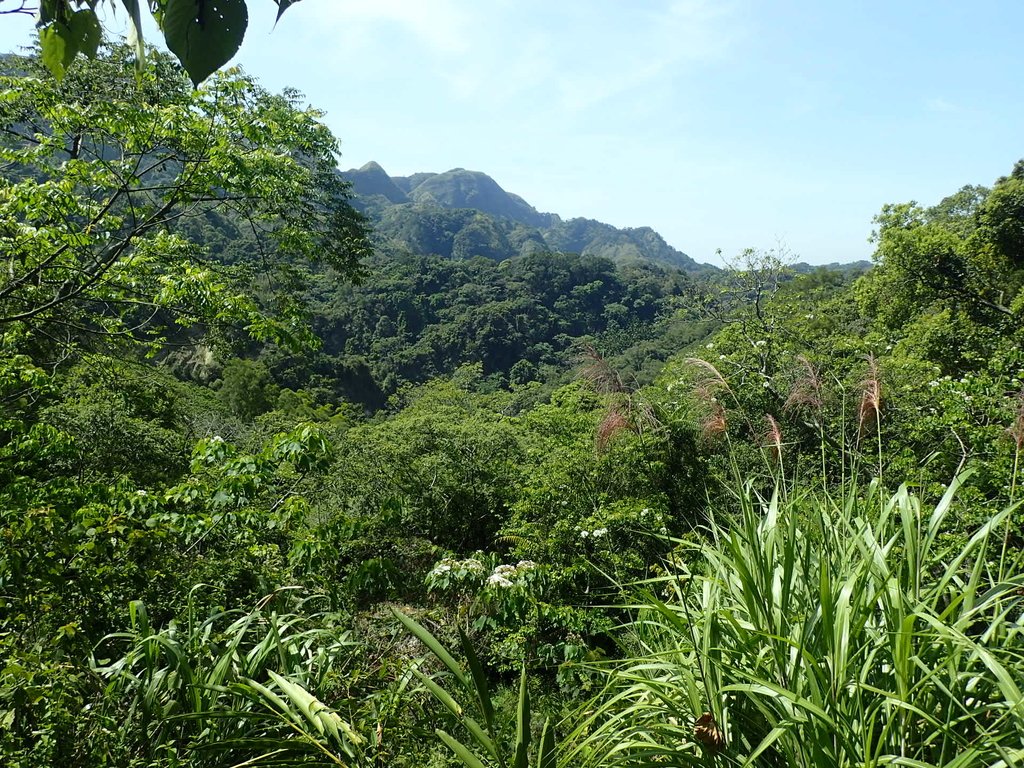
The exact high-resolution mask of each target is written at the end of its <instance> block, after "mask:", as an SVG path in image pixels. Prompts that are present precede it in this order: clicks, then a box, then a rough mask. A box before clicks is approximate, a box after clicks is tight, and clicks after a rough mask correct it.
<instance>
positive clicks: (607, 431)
mask: <svg viewBox="0 0 1024 768" xmlns="http://www.w3.org/2000/svg"><path fill="white" fill-rule="evenodd" d="M631 429H632V425H631V424H630V422H629V419H627V418H626V417H625V416H624V415H623V414H622V413H621V412H620V411H619V410H618V409H616V408H611V409H609V410H608V412H607V413H606V414H605V416H604V418H603V419H602V420H601V423H600V424H598V425H597V435H596V437H595V441H596V443H597V450H598V452H600V453H603V452H605V451H607V450H608V447H609V446H610V445H611V443H612V441H613V440H614V439H615V438H616V437H617V436H618V435H620V434H622V433H623V432H626V431H628V430H631Z"/></svg>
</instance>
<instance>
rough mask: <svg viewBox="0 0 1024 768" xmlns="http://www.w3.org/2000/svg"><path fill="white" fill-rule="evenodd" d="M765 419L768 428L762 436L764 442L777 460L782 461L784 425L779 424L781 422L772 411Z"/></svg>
mask: <svg viewBox="0 0 1024 768" xmlns="http://www.w3.org/2000/svg"><path fill="white" fill-rule="evenodd" d="M764 419H765V421H766V422H767V423H768V430H767V431H766V432H765V434H764V437H763V438H762V439H763V441H764V444H765V445H766V446H767V448H768V450H770V451H771V453H772V457H773V458H774V459H775V461H777V462H781V461H782V427H780V426H779V422H778V421H776V420H775V417H774V416H772V415H771V414H770V413H769V414H765V417H764Z"/></svg>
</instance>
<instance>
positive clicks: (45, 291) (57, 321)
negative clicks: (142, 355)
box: [0, 47, 369, 343]
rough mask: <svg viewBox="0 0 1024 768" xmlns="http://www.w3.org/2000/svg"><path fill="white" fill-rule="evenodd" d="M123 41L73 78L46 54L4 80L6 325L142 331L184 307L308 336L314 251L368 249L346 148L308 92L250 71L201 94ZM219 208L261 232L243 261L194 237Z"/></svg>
mask: <svg viewBox="0 0 1024 768" xmlns="http://www.w3.org/2000/svg"><path fill="white" fill-rule="evenodd" d="M128 57H129V53H128V51H127V49H126V48H124V47H120V48H114V49H111V50H109V51H104V52H103V54H102V55H101V56H100V57H99V58H97V59H96V60H95V61H91V62H87V63H85V64H84V65H83V66H82V67H79V68H76V70H75V71H73V72H70V73H69V74H68V76H67V77H65V78H64V79H63V80H61V81H56V80H54V79H52V78H46V77H43V78H39V77H33V76H32V75H35V74H38V71H39V68H40V67H39V61H38V60H37V59H15V60H12V62H11V63H10V64H9V71H11V70H14V71H17V72H18V73H19V74H18V75H7V76H5V77H2V78H0V86H2V88H3V91H4V94H5V98H4V100H3V104H2V105H0V163H2V164H3V165H2V167H3V168H4V178H3V179H0V253H2V254H3V256H2V258H3V260H4V262H5V263H4V264H3V270H2V275H0V333H3V334H5V335H6V334H8V333H11V332H13V331H14V329H15V328H22V329H24V328H28V329H29V330H30V331H33V330H35V331H47V332H52V329H53V327H54V326H57V327H60V328H62V329H64V330H69V329H70V330H71V331H73V332H74V333H78V334H81V333H88V334H96V333H106V334H118V335H137V334H138V333H139V332H140V330H144V329H146V328H153V327H158V326H160V325H165V324H166V323H167V322H168V319H169V318H170V317H174V318H176V319H177V321H178V322H179V323H180V324H182V325H186V326H187V325H191V324H194V323H197V322H200V321H203V322H207V323H212V324H215V325H217V324H220V325H231V326H236V327H242V328H244V329H245V330H246V331H247V332H248V333H249V334H250V335H251V336H253V337H255V338H257V339H266V340H272V341H276V342H283V343H296V342H298V341H299V340H301V338H302V334H303V333H304V331H303V328H304V325H303V324H302V323H301V322H299V320H300V315H301V313H300V311H299V308H298V307H297V305H296V303H295V301H294V300H293V299H292V298H290V295H291V294H289V293H288V292H287V291H283V290H282V289H292V288H294V287H295V285H296V281H297V280H298V279H299V277H300V276H301V269H300V268H301V267H302V265H303V263H305V262H311V261H317V262H321V263H326V264H328V265H330V266H333V267H335V268H336V269H338V270H340V271H341V272H342V273H343V274H344V275H347V276H350V277H351V276H354V275H355V274H356V273H358V271H359V260H360V258H362V257H363V256H364V255H366V254H367V253H368V252H369V244H368V240H367V230H366V228H365V226H364V223H363V219H362V217H361V216H360V215H359V214H358V213H357V212H356V211H355V210H354V209H353V208H352V207H351V206H350V205H349V204H348V187H347V185H346V184H345V183H344V182H343V181H341V180H340V177H339V176H338V174H337V172H336V168H335V154H334V153H335V152H336V150H337V142H336V140H335V138H334V137H333V136H332V135H331V133H330V131H329V130H328V129H327V127H326V126H324V125H323V124H322V123H321V122H320V121H319V118H320V113H319V112H317V111H315V110H313V109H309V108H305V109H304V108H301V107H300V105H299V101H298V95H297V94H296V93H294V92H287V93H285V94H283V95H272V94H269V93H267V92H266V91H264V90H263V89H262V88H260V87H259V86H258V85H256V83H255V82H254V81H253V80H252V79H250V78H248V77H245V76H244V75H242V74H240V73H239V72H237V71H231V72H227V73H224V74H221V75H218V76H217V77H215V78H213V79H212V80H211V81H210V82H209V83H208V84H206V85H204V86H203V87H201V88H199V89H196V90H192V89H191V88H190V87H189V86H188V84H187V82H186V81H185V80H184V78H183V77H182V75H181V73H180V70H178V69H177V67H176V65H174V64H173V62H171V61H170V60H169V58H168V57H167V56H166V55H158V54H154V55H153V57H152V58H153V62H154V65H153V67H152V68H151V69H150V70H147V71H146V72H144V73H142V74H141V75H139V76H136V75H135V74H134V73H133V72H132V71H131V67H130V65H129V63H128ZM211 212H219V213H220V214H222V215H224V216H227V217H229V218H230V219H231V220H232V221H233V222H234V223H235V224H236V225H237V227H238V229H239V230H240V231H241V232H242V233H243V234H244V237H245V238H247V244H248V251H249V253H248V255H247V258H246V259H244V260H242V261H240V262H237V263H234V264H232V265H230V266H228V265H225V264H223V263H221V261H219V260H218V259H217V258H216V256H217V254H213V253H208V252H206V251H205V250H204V248H203V247H202V246H201V245H199V244H198V242H197V241H196V240H195V238H193V237H190V236H189V234H188V233H189V232H190V231H193V230H194V226H193V225H194V224H195V222H197V221H200V222H201V221H202V220H204V218H205V217H206V216H207V215H208V214H210V213H211Z"/></svg>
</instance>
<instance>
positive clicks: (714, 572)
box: [559, 478, 1024, 768]
mask: <svg viewBox="0 0 1024 768" xmlns="http://www.w3.org/2000/svg"><path fill="white" fill-rule="evenodd" d="M961 479H962V478H961ZM960 482H961V480H957V481H956V482H954V483H953V484H952V485H951V486H950V488H949V490H948V492H947V493H946V494H945V496H944V497H943V498H942V499H941V500H940V501H939V502H938V503H937V504H935V505H934V507H932V508H931V509H930V510H926V509H925V508H924V505H923V503H922V501H921V499H920V498H918V497H917V496H915V495H914V494H912V493H910V492H909V491H908V490H907V489H906V488H905V487H903V488H900V489H899V490H898V491H897V492H896V493H895V494H893V495H891V496H890V497H888V498H886V497H885V496H884V495H883V494H881V493H879V492H878V490H877V489H874V488H873V489H871V490H870V491H868V492H866V493H858V492H857V491H856V489H848V493H846V494H845V495H843V496H840V497H831V496H823V495H819V496H811V495H800V494H791V495H790V497H789V498H787V499H786V500H785V501H780V500H779V499H778V498H771V499H763V498H758V497H757V496H756V495H754V494H753V493H752V492H750V491H748V492H747V493H746V494H745V495H744V497H743V499H742V505H741V506H742V510H741V512H740V515H739V519H738V520H735V521H731V522H730V524H729V525H724V524H721V523H718V522H713V523H712V524H711V528H710V534H711V535H710V543H704V544H692V545H689V546H688V551H683V552H682V553H681V556H680V557H679V559H678V561H677V563H676V564H675V565H673V566H672V568H671V569H670V570H671V572H670V573H668V574H667V575H666V576H664V577H663V578H661V579H658V580H656V581H652V582H650V583H648V584H647V585H646V586H647V588H648V590H649V591H648V593H647V595H646V598H645V599H644V600H642V601H640V602H639V604H637V605H635V606H634V610H635V611H636V621H635V622H633V623H632V624H631V625H629V626H628V627H625V628H624V631H625V632H626V633H627V637H628V643H627V647H628V650H629V653H630V655H631V658H629V659H627V660H625V661H623V662H621V663H619V664H617V665H615V666H614V667H612V668H610V669H607V670H605V672H606V674H607V676H608V678H607V679H608V685H607V688H606V689H605V690H604V691H603V692H602V694H601V695H600V696H599V697H598V698H597V699H595V700H594V701H593V702H591V703H590V705H588V706H587V707H586V708H585V709H584V710H583V712H582V714H581V716H580V718H579V720H578V721H577V723H576V724H575V727H574V729H573V730H572V732H571V733H569V734H568V735H567V737H566V738H565V739H563V744H562V749H561V750H560V751H561V754H560V757H559V763H560V764H561V765H566V766H598V765H601V766H609V765H616V766H619V765H621V766H647V765H651V766H660V765H673V766H689V765H751V766H808V767H810V766H864V767H870V766H882V765H900V766H914V767H915V768H925V767H926V766H993V768H1000V767H1001V766H1011V765H1021V764H1024V702H1022V693H1021V690H1022V687H1024V639H1022V624H1021V613H1022V609H1024V600H1022V595H1024V588H1022V585H1024V576H1022V575H1021V571H1020V568H1019V565H1020V558H1019V557H1018V558H1017V560H1016V562H1014V563H1012V564H1011V565H1010V567H1007V568H1006V569H1005V570H1003V569H998V570H1001V571H1002V572H1003V573H1004V574H1009V575H1006V576H1003V577H1001V576H1000V573H999V572H997V568H998V561H999V559H1000V554H1001V553H1000V549H1001V546H1000V545H1001V542H1000V540H999V539H1000V538H1001V537H1000V536H999V535H998V533H999V528H1000V526H1001V525H1002V524H1003V523H1004V521H1005V519H1006V518H1007V516H1008V515H1010V514H1011V512H1012V511H1013V510H1012V508H1010V509H1005V510H1002V511H999V512H996V513H995V514H993V515H992V516H991V518H990V519H989V521H988V522H987V523H986V525H985V526H984V527H983V528H981V530H979V531H978V532H977V533H976V534H975V535H974V536H973V537H972V538H971V539H970V541H969V542H968V543H967V545H966V546H962V547H961V548H958V549H950V547H949V546H946V545H944V543H943V542H944V539H943V536H942V530H943V525H944V522H945V520H946V518H947V517H948V516H949V515H950V510H951V508H952V507H953V505H954V499H955V496H956V492H957V489H958V487H959V485H960ZM684 549H686V546H685V545H684Z"/></svg>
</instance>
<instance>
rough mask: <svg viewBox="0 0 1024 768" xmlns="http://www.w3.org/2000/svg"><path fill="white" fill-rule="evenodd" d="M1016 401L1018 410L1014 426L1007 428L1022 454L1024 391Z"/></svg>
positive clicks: (1018, 395)
mask: <svg viewBox="0 0 1024 768" xmlns="http://www.w3.org/2000/svg"><path fill="white" fill-rule="evenodd" d="M1016 399H1017V409H1016V411H1015V412H1014V415H1013V424H1011V425H1010V426H1009V427H1008V428H1007V430H1006V433H1007V434H1008V435H1009V436H1010V437H1011V438H1012V440H1013V443H1014V445H1015V446H1016V449H1017V453H1020V452H1021V449H1024V389H1021V391H1020V392H1018V393H1017V398H1016Z"/></svg>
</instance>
